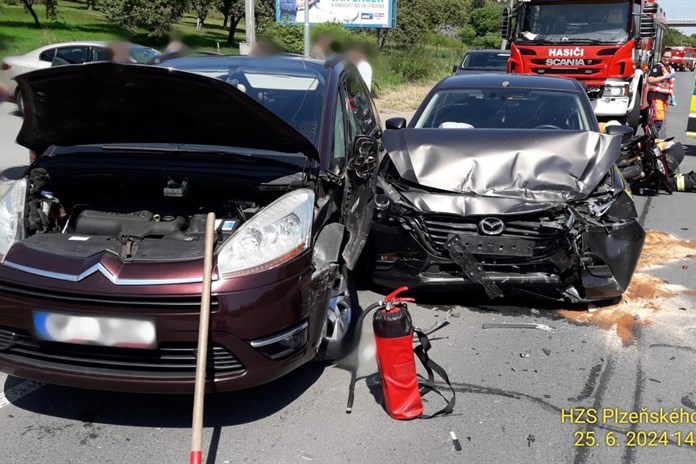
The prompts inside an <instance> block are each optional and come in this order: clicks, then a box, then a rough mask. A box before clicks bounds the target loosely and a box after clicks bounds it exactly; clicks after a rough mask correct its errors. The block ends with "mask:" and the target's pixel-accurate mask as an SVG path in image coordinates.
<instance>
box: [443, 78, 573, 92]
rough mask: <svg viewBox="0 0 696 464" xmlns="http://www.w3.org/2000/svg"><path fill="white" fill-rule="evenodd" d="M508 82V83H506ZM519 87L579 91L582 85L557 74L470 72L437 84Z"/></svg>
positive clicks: (449, 86) (444, 85) (444, 86)
mask: <svg viewBox="0 0 696 464" xmlns="http://www.w3.org/2000/svg"><path fill="white" fill-rule="evenodd" d="M504 83H506V84H504ZM503 86H504V87H511V88H515V87H519V88H526V89H530V88H532V89H544V90H562V91H572V92H578V91H579V90H581V88H580V85H579V84H578V83H577V81H576V80H575V79H568V78H565V77H555V76H531V75H523V74H469V75H462V76H451V77H447V78H445V79H443V80H442V81H440V83H439V84H437V86H436V88H437V89H438V90H440V89H458V88H471V87H503Z"/></svg>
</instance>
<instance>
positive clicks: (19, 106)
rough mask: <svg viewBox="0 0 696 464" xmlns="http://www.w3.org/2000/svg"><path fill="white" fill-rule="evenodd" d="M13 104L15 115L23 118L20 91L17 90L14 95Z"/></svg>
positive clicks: (22, 100)
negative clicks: (14, 104) (15, 105)
mask: <svg viewBox="0 0 696 464" xmlns="http://www.w3.org/2000/svg"><path fill="white" fill-rule="evenodd" d="M15 103H16V104H17V113H18V114H19V115H20V116H24V98H23V97H22V91H21V90H19V89H18V90H17V93H15Z"/></svg>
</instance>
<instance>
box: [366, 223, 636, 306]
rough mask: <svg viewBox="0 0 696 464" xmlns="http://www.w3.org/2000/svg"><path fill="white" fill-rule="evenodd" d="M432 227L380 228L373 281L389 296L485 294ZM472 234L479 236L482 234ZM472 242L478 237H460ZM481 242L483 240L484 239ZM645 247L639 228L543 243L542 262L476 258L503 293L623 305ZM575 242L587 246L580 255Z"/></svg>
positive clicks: (593, 230) (596, 230)
mask: <svg viewBox="0 0 696 464" xmlns="http://www.w3.org/2000/svg"><path fill="white" fill-rule="evenodd" d="M424 217H427V215H426V216H424ZM428 222H429V221H428V220H427V219H426V220H423V221H418V220H417V221H413V222H410V223H409V222H408V221H406V222H405V223H406V224H407V226H406V227H404V225H403V224H404V223H397V222H394V223H392V224H388V223H385V222H384V221H381V222H375V223H373V229H372V232H373V240H374V247H375V253H374V254H375V261H374V263H373V264H374V267H373V269H374V271H373V281H374V282H375V283H376V284H377V285H380V286H384V287H387V288H393V287H395V286H401V285H407V286H409V287H410V288H413V289H421V290H424V289H438V290H474V291H481V292H482V291H483V287H482V286H480V285H479V284H477V283H475V282H473V281H471V280H469V279H468V278H467V277H465V276H464V275H463V273H462V270H461V268H460V267H459V266H458V265H457V264H456V263H455V262H454V261H453V260H452V259H451V258H450V257H449V256H448V255H447V254H446V253H444V252H443V251H442V242H443V241H444V240H447V239H448V238H449V237H452V235H453V233H452V231H451V230H444V229H436V228H434V227H433V226H432V225H428ZM438 224H442V222H439V223H438ZM418 229H420V230H418ZM467 233H468V234H473V235H474V236H476V235H477V232H475V231H474V232H467ZM467 236H469V237H471V236H472V235H466V234H464V235H459V237H467ZM479 239H480V236H478V237H477V238H476V240H479ZM644 239H645V233H644V231H643V229H642V227H641V226H640V225H639V224H638V223H637V221H635V220H631V221H625V222H623V223H620V224H616V225H614V226H612V227H606V228H605V227H597V226H588V227H586V228H584V230H583V232H582V233H581V236H580V237H573V236H571V235H563V234H559V236H558V237H556V238H551V239H550V240H544V241H542V240H537V241H536V242H535V243H536V246H535V250H537V249H538V252H537V251H535V253H536V254H535V256H529V257H519V256H518V257H515V256H504V255H497V256H496V255H491V254H478V253H476V252H475V251H473V252H472V254H473V255H474V257H475V258H476V259H477V260H478V262H479V263H480V264H481V266H482V267H483V269H484V270H485V271H486V275H487V278H488V279H490V280H491V281H492V282H493V283H495V284H496V285H497V286H498V287H499V288H500V289H501V290H502V291H503V293H509V294H517V293H522V294H534V295H537V296H542V297H545V298H552V299H556V300H567V301H572V302H580V301H596V300H607V299H611V298H615V297H618V296H621V295H622V294H623V293H624V292H625V291H626V288H627V287H628V284H629V283H630V280H631V276H632V275H633V272H634V270H635V267H636V265H637V263H638V259H639V257H640V253H641V250H642V246H643V241H644ZM484 241H485V239H484ZM573 242H579V243H580V247H581V248H580V249H578V251H576V248H575V246H574V245H573ZM496 243H499V242H496ZM512 243H514V241H513V242H512ZM582 247H584V248H582Z"/></svg>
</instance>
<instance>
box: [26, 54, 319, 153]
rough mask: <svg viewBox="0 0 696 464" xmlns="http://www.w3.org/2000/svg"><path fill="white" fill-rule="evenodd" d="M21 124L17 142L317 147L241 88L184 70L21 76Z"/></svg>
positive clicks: (120, 68)
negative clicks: (22, 117)
mask: <svg viewBox="0 0 696 464" xmlns="http://www.w3.org/2000/svg"><path fill="white" fill-rule="evenodd" d="M17 82H18V83H19V87H20V89H21V90H22V95H23V98H24V108H25V109H24V111H25V115H24V124H23V125H22V129H21V130H20V132H19V135H18V136H17V142H18V143H19V144H20V145H23V146H25V147H27V148H29V149H31V150H33V151H34V152H36V153H39V154H40V153H42V152H43V151H44V150H45V149H46V148H48V147H49V146H51V145H58V146H70V145H88V144H116V143H128V144H135V143H156V144H162V143H165V144H197V145H217V146H228V147H240V148H256V149H263V150H272V151H278V152H284V153H303V154H305V155H306V156H308V157H310V158H312V159H315V160H319V154H318V152H317V149H316V147H315V146H314V145H313V144H312V143H311V142H310V141H309V140H307V139H306V138H305V137H304V136H303V135H302V134H300V133H299V132H297V131H296V130H295V129H293V128H292V127H291V126H290V125H288V124H287V123H286V122H285V121H283V120H282V119H280V118H279V117H278V116H276V115H275V114H273V113H272V112H270V111H269V110H267V109H266V108H264V107H263V106H262V105H260V104H259V103H257V102H256V101H254V100H253V99H252V98H250V97H248V96H247V95H246V94H244V92H241V91H239V90H238V89H237V88H236V87H234V86H232V85H230V84H227V83H225V82H222V81H220V80H217V79H212V78H208V77H204V76H200V75H196V74H192V73H188V72H184V71H176V70H171V69H167V68H162V67H153V66H143V65H123V64H116V63H93V64H86V65H76V66H62V67H56V68H49V69H43V70H39V71H34V72H30V73H27V74H23V75H21V76H18V77H17Z"/></svg>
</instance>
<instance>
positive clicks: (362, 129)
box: [342, 72, 377, 140]
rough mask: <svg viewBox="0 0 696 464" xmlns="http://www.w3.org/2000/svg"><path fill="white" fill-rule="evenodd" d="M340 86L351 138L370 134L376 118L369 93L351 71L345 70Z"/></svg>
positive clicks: (374, 127)
mask: <svg viewBox="0 0 696 464" xmlns="http://www.w3.org/2000/svg"><path fill="white" fill-rule="evenodd" d="M342 87H343V96H344V99H345V102H346V111H347V115H348V131H349V134H350V138H351V140H352V139H353V138H354V137H355V136H357V135H371V134H372V133H373V132H374V131H375V130H376V129H377V119H376V117H375V115H374V113H373V112H372V103H371V101H370V97H369V93H368V92H367V90H366V89H365V86H364V85H363V83H362V81H361V80H360V79H358V78H357V76H355V75H354V74H353V73H351V72H346V73H345V74H344V78H343V80H342Z"/></svg>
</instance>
